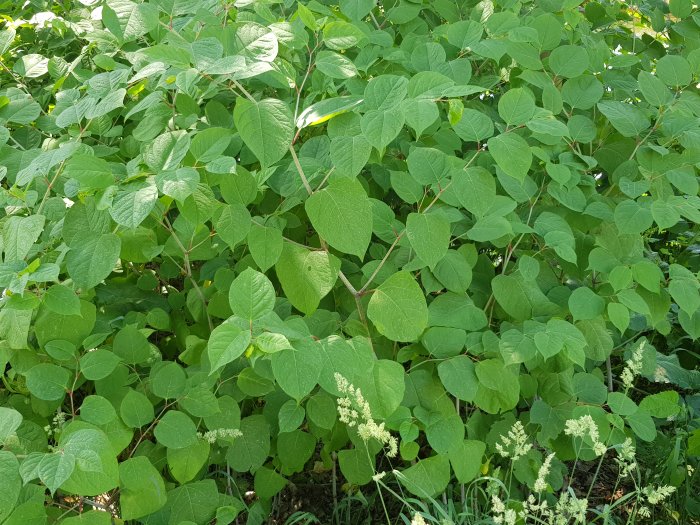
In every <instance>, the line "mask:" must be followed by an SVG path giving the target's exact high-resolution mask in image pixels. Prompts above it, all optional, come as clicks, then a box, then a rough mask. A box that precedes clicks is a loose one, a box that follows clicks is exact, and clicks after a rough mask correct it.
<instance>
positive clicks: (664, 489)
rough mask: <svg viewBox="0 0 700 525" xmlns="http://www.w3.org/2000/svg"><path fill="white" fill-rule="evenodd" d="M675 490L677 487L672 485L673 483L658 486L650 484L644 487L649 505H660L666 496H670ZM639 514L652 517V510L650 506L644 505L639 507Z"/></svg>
mask: <svg viewBox="0 0 700 525" xmlns="http://www.w3.org/2000/svg"><path fill="white" fill-rule="evenodd" d="M675 491H676V487H672V486H671V485H662V486H659V487H657V488H654V486H653V485H649V486H648V487H644V488H643V489H642V494H644V496H645V497H646V499H647V503H649V505H658V504H659V503H661V502H662V501H664V500H665V499H666V498H668V497H669V496H670V495H671V494H673V493H674V492H675ZM637 515H638V516H639V517H641V518H650V517H651V510H649V507H647V506H646V505H642V506H641V507H639V510H638V511H637Z"/></svg>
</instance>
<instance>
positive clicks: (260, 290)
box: [228, 268, 275, 322]
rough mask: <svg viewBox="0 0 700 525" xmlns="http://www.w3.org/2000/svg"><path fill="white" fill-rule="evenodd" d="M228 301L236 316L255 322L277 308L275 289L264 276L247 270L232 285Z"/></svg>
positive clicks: (250, 269)
mask: <svg viewBox="0 0 700 525" xmlns="http://www.w3.org/2000/svg"><path fill="white" fill-rule="evenodd" d="M228 300H229V304H230V305H231V311H233V313H234V315H237V316H239V317H242V318H243V319H247V320H248V321H250V322H253V321H255V320H256V319H259V318H261V317H263V316H264V315H266V314H268V313H269V312H271V311H272V309H273V308H274V307H275V289H274V287H273V286H272V283H271V282H270V280H269V279H268V278H267V277H266V276H265V275H264V274H262V273H260V272H256V271H255V270H253V269H252V268H247V269H246V270H244V271H243V272H242V273H241V274H240V275H239V276H238V277H236V279H235V280H234V281H233V283H232V284H231V288H230V289H229V293H228Z"/></svg>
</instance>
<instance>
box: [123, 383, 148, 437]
mask: <svg viewBox="0 0 700 525" xmlns="http://www.w3.org/2000/svg"><path fill="white" fill-rule="evenodd" d="M119 415H120V416H121V418H122V421H124V423H126V425H127V426H129V427H131V428H140V427H142V426H144V425H147V424H148V423H150V422H151V421H153V419H154V418H155V413H154V410H153V405H152V404H151V402H150V401H149V400H148V398H147V397H146V396H145V395H143V394H142V393H141V392H138V391H137V390H133V389H129V391H128V392H127V393H126V395H125V396H124V397H123V398H122V401H121V404H120V405H119Z"/></svg>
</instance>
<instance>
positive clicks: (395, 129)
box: [360, 101, 405, 150]
mask: <svg viewBox="0 0 700 525" xmlns="http://www.w3.org/2000/svg"><path fill="white" fill-rule="evenodd" d="M365 103H366V101H365ZM404 122H405V118H404V113H403V110H402V109H401V108H390V109H386V110H381V109H372V110H370V111H367V112H366V113H365V114H364V115H362V119H361V120H360V126H361V127H362V133H363V135H364V137H365V138H366V139H367V140H368V141H369V143H370V144H372V145H373V146H374V147H375V148H377V149H378V150H384V148H386V147H387V146H388V145H389V144H390V143H391V141H392V140H394V139H395V138H396V137H397V136H398V134H399V132H400V131H401V128H403V125H404Z"/></svg>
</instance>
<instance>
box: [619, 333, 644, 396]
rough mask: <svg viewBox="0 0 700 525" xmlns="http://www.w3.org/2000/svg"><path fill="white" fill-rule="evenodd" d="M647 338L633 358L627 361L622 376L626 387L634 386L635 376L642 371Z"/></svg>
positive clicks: (633, 354) (640, 344)
mask: <svg viewBox="0 0 700 525" xmlns="http://www.w3.org/2000/svg"><path fill="white" fill-rule="evenodd" d="M646 344H647V342H646V339H644V340H642V342H641V343H639V346H638V347H637V348H636V350H635V351H634V352H633V353H632V358H631V359H628V360H627V362H626V365H627V366H625V369H624V370H623V371H622V375H621V376H620V378H621V379H622V384H623V385H625V388H626V389H630V388H632V386H633V385H634V378H635V377H637V376H638V375H639V374H641V373H642V361H643V360H644V348H645V347H646Z"/></svg>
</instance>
